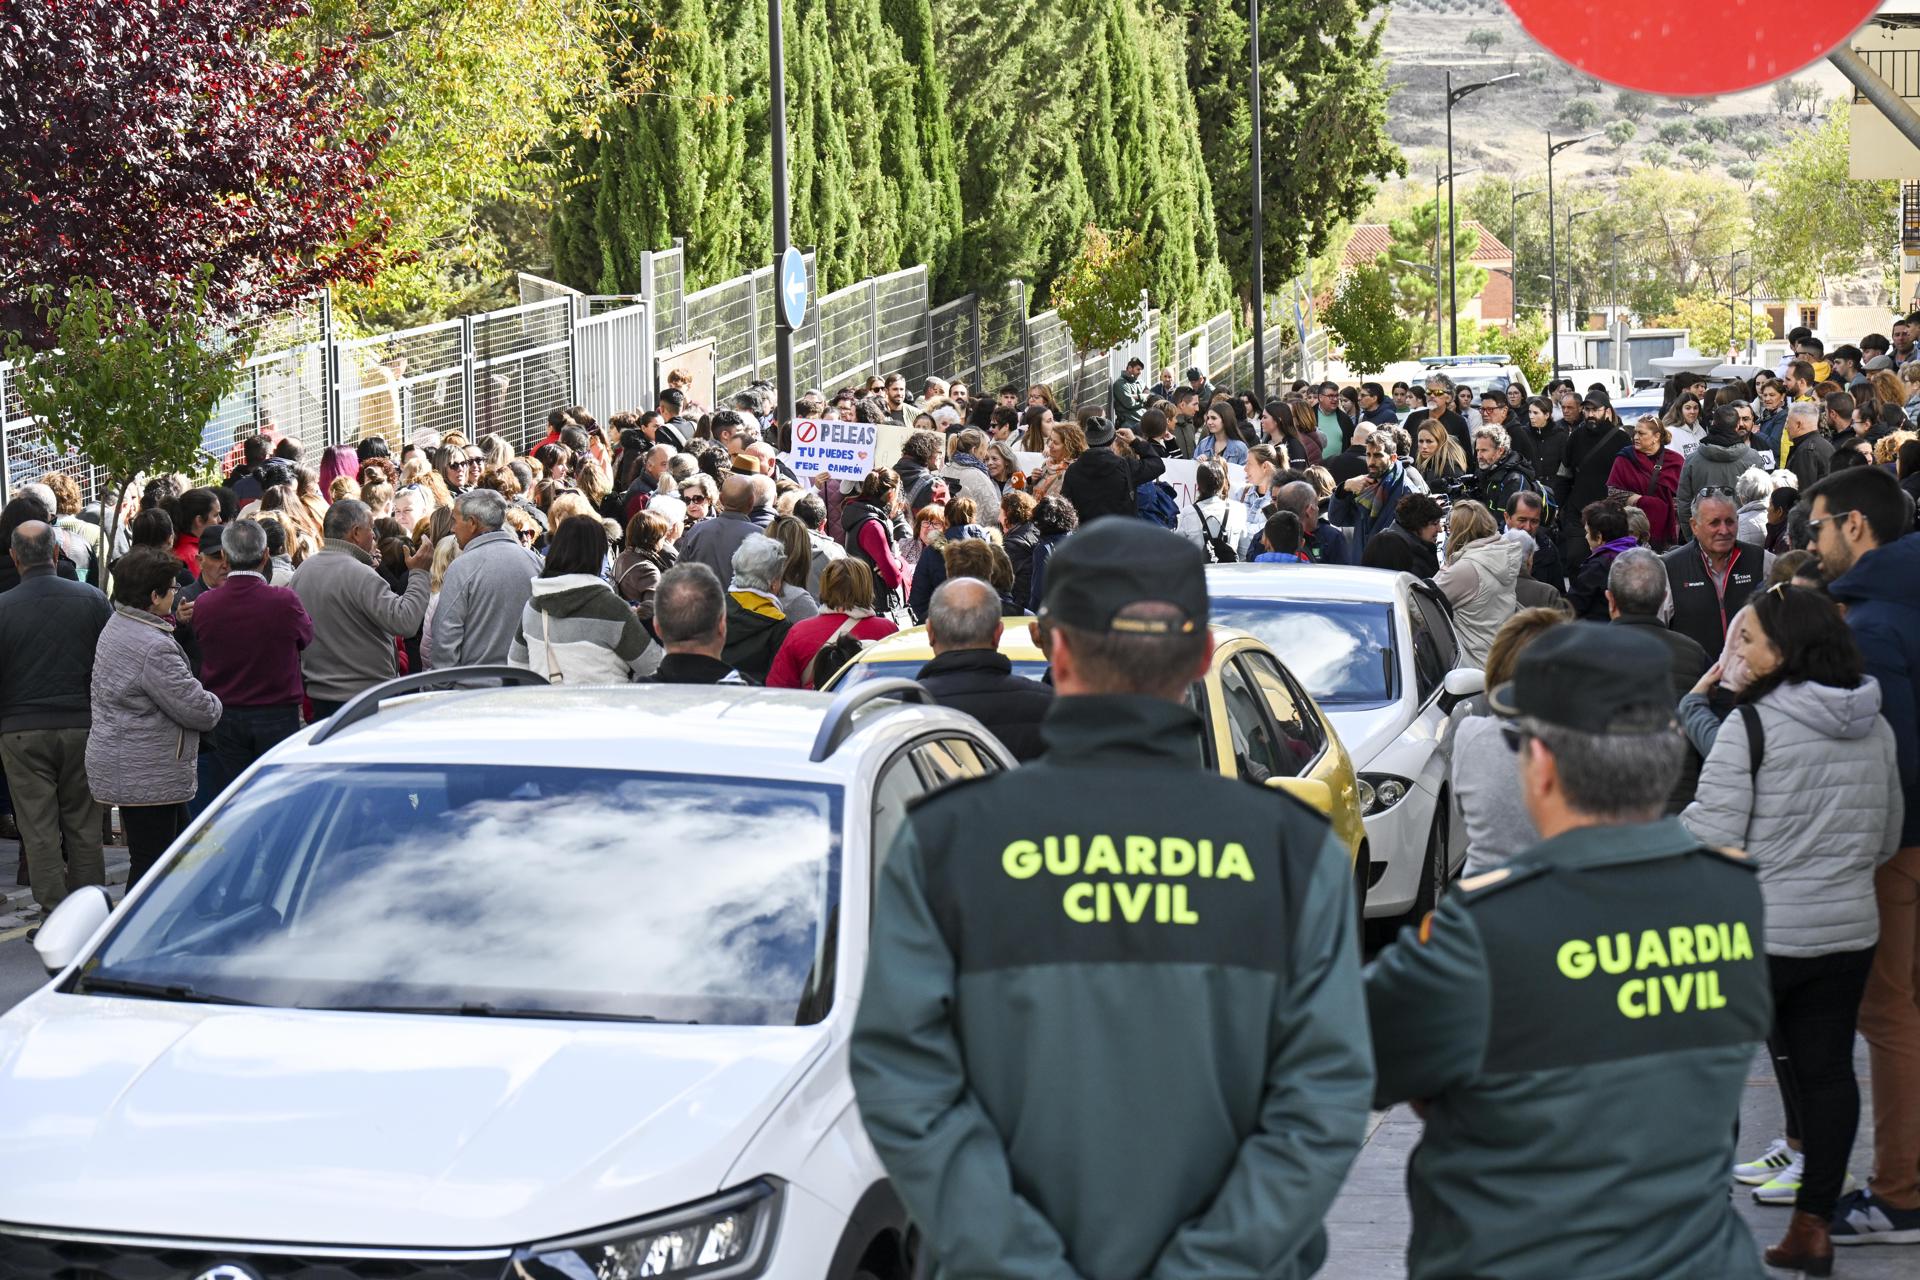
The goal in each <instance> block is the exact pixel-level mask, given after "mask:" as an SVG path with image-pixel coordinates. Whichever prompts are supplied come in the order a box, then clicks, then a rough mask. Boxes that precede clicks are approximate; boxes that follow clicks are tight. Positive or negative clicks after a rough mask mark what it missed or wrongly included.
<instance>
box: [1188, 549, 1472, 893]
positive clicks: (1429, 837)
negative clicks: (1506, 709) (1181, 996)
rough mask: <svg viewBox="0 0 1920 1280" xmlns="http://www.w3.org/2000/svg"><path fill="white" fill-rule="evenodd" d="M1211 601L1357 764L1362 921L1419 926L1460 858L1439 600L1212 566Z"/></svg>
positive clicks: (1259, 569) (1450, 638)
mask: <svg viewBox="0 0 1920 1280" xmlns="http://www.w3.org/2000/svg"><path fill="white" fill-rule="evenodd" d="M1207 592H1208V594H1209V595H1210V596H1211V597H1212V601H1213V620H1214V621H1215V622H1219V623H1224V624H1226V625H1228V626H1232V627H1238V628H1240V629H1241V630H1243V631H1247V632H1251V633H1252V634H1253V635H1255V636H1257V637H1258V638H1259V639H1261V640H1263V641H1265V642H1266V645H1267V647H1268V648H1270V649H1272V650H1273V651H1274V652H1275V653H1276V654H1278V655H1279V656H1280V658H1281V659H1282V661H1284V662H1285V663H1286V664H1287V667H1288V668H1289V669H1290V670H1291V671H1292V672H1293V673H1294V674H1295V675H1296V676H1298V677H1299V679H1300V682H1301V683H1302V684H1304V685H1306V687H1307V692H1308V693H1310V694H1312V695H1313V699H1314V701H1315V702H1317V703H1318V704H1319V705H1320V709H1321V710H1322V711H1324V712H1326V715H1327V719H1329V720H1331V721H1332V722H1333V727H1334V729H1335V730H1336V731H1337V732H1338V733H1339V735H1340V741H1341V742H1342V743H1344V744H1345V745H1346V748H1347V753H1348V754H1349V755H1350V756H1352V758H1353V767H1354V771H1355V772H1356V773H1357V774H1358V775H1359V777H1360V799H1361V810H1362V818H1363V821H1364V822H1365V824H1366V828H1367V857H1368V858H1369V859H1370V862H1371V865H1370V866H1369V867H1368V873H1367V883H1368V889H1367V906H1366V914H1367V917H1368V918H1369V919H1397V918H1402V917H1404V918H1408V919H1411V920H1416V921H1417V920H1418V919H1419V917H1420V916H1421V915H1422V914H1424V913H1425V912H1428V911H1431V910H1432V909H1433V908H1434V906H1435V905H1436V904H1437V903H1438V902H1439V900H1440V896H1441V895H1442V894H1443V893H1444V892H1445V891H1446V886H1447V884H1448V883H1449V881H1451V879H1452V877H1453V875H1454V874H1455V873H1456V872H1457V871H1458V870H1459V868H1460V864H1461V862H1462V861H1463V860H1464V859H1465V858H1466V840H1465V833H1464V832H1457V831H1455V830H1454V828H1453V821H1452V805H1451V803H1450V801H1449V794H1448V786H1447V778H1448V762H1449V759H1450V752H1451V747H1452V733H1451V726H1450V724H1449V722H1448V719H1447V711H1448V709H1449V707H1450V705H1451V702H1452V698H1451V696H1450V695H1449V694H1448V692H1447V689H1446V687H1445V686H1446V681H1447V673H1448V672H1450V671H1452V670H1453V669H1454V666H1455V664H1456V663H1457V662H1458V661H1459V653H1460V651H1459V645H1458V644H1457V643H1456V641H1455V639H1454V634H1453V615H1452V611H1451V610H1450V609H1449V607H1448V605H1447V602H1446V599H1445V598H1444V597H1443V596H1442V595H1441V594H1440V592H1439V590H1438V589H1437V588H1435V587H1434V586H1433V585H1432V584H1431V583H1428V582H1424V581H1422V580H1421V579H1419V578H1416V577H1414V576H1413V575H1412V574H1409V573H1392V572H1389V571H1387V570H1384V569H1359V568H1347V567H1344V566H1333V565H1300V566H1297V567H1295V566H1286V565H1266V564H1220V565H1209V566H1207ZM1468 683H1471V682H1468ZM1456 687H1457V688H1460V689H1463V690H1464V688H1465V686H1463V685H1458V684H1456Z"/></svg>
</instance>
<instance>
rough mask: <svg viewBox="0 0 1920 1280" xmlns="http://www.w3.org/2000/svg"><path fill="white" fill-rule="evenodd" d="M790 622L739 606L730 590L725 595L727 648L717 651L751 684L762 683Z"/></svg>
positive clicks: (789, 629)
mask: <svg viewBox="0 0 1920 1280" xmlns="http://www.w3.org/2000/svg"><path fill="white" fill-rule="evenodd" d="M791 630H793V623H792V622H791V621H790V620H788V619H786V618H770V617H768V616H767V615H766V614H764V613H755V612H753V611H752V610H751V609H746V608H742V607H741V604H740V602H739V601H738V600H735V599H734V598H733V596H732V594H731V593H729V594H728V596H727V647H726V648H724V649H722V650H721V651H720V657H721V659H722V660H723V661H725V662H726V664H727V665H728V666H730V667H732V668H733V669H734V670H735V671H738V672H739V673H740V674H741V675H743V676H745V677H746V678H747V680H748V681H749V682H750V683H752V684H765V683H766V682H767V673H768V672H769V671H771V670H773V658H774V655H775V654H777V653H779V652H780V646H781V645H782V644H783V643H785V641H786V638H787V632H789V631H791Z"/></svg>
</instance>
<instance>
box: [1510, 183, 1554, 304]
mask: <svg viewBox="0 0 1920 1280" xmlns="http://www.w3.org/2000/svg"><path fill="white" fill-rule="evenodd" d="M1507 190H1508V191H1509V193H1510V194H1511V197H1512V198H1511V200H1510V201H1509V204H1508V213H1507V217H1508V224H1507V225H1508V226H1509V227H1510V228H1511V229H1512V236H1513V238H1512V239H1511V240H1509V241H1508V242H1507V249H1508V251H1509V252H1510V253H1512V254H1513V270H1511V271H1509V272H1507V275H1508V277H1509V278H1511V279H1512V281H1513V318H1514V320H1515V322H1516V323H1517V322H1518V321H1519V319H1520V202H1521V201H1522V200H1525V199H1526V198H1527V197H1528V196H1537V195H1539V194H1541V192H1543V191H1544V190H1545V188H1544V187H1533V188H1531V189H1529V190H1526V191H1522V190H1521V189H1520V184H1519V183H1517V182H1509V183H1507Z"/></svg>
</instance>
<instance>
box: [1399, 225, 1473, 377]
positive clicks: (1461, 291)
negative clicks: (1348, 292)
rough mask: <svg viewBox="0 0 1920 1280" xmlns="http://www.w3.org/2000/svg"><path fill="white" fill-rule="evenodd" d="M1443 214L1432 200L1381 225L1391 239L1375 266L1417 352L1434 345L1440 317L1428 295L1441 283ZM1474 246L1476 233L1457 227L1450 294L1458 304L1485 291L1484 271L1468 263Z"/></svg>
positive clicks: (1438, 304) (1439, 306) (1439, 302)
mask: <svg viewBox="0 0 1920 1280" xmlns="http://www.w3.org/2000/svg"><path fill="white" fill-rule="evenodd" d="M1436 214H1437V215H1438V216H1437V217H1436ZM1445 216H1446V215H1445V213H1444V212H1441V211H1440V210H1439V208H1438V206H1437V205H1436V204H1435V202H1434V201H1431V200H1427V201H1424V202H1422V203H1420V204H1417V205H1415V206H1414V207H1413V208H1412V209H1410V210H1408V211H1407V213H1406V214H1405V215H1404V216H1402V217H1398V218H1394V219H1392V220H1391V221H1390V222H1389V223H1388V224H1387V228H1388V232H1389V234H1390V235H1391V237H1392V242H1391V246H1390V247H1389V248H1388V250H1387V252H1386V254H1385V255H1383V257H1382V259H1381V260H1380V262H1379V263H1378V265H1379V266H1380V267H1381V268H1382V269H1383V270H1385V271H1386V272H1388V273H1389V275H1390V276H1391V278H1392V282H1393V295H1394V302H1395V304H1396V305H1397V306H1398V308H1399V310H1400V313H1401V315H1403V316H1404V317H1406V319H1407V321H1408V323H1409V325H1410V326H1411V328H1412V331H1413V341H1414V343H1415V345H1416V346H1417V347H1418V348H1421V349H1427V348H1437V347H1438V345H1439V335H1438V334H1437V333H1436V331H1435V329H1434V325H1435V324H1436V322H1437V320H1438V319H1439V318H1442V317H1444V315H1445V304H1444V300H1443V299H1438V298H1436V297H1435V296H1434V290H1435V284H1436V280H1437V281H1438V282H1439V283H1440V284H1442V285H1444V283H1445V281H1446V267H1445V261H1446V226H1445V223H1444V218H1445ZM1457 221H1458V219H1456V222H1457ZM1436 224H1437V226H1438V232H1437V239H1438V241H1439V249H1440V261H1441V264H1442V265H1441V267H1440V270H1439V272H1438V273H1436V272H1435V271H1434V270H1433V268H1432V266H1431V264H1432V263H1433V262H1434V251H1435V240H1436ZM1479 247H1480V233H1479V232H1478V231H1476V230H1475V229H1474V228H1473V227H1471V226H1460V227H1458V235H1457V236H1456V238H1455V250H1454V274H1453V281H1454V288H1453V296H1454V298H1455V299H1456V301H1457V302H1458V303H1459V304H1460V305H1463V306H1464V305H1465V304H1466V303H1467V302H1468V301H1470V300H1472V299H1473V298H1476V297H1478V296H1479V295H1480V291H1481V290H1482V289H1484V288H1486V284H1487V273H1486V271H1484V270H1483V269H1481V268H1479V267H1476V266H1474V265H1473V253H1474V250H1476V249H1478V248H1479Z"/></svg>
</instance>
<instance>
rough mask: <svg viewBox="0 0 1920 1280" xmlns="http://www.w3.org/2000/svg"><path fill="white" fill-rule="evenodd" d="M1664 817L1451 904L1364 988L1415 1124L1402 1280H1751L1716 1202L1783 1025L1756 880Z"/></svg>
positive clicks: (1500, 874)
mask: <svg viewBox="0 0 1920 1280" xmlns="http://www.w3.org/2000/svg"><path fill="white" fill-rule="evenodd" d="M1738 858H1739V855H1724V854H1721V853H1718V852H1716V851H1714V850H1710V849H1703V848H1702V847H1701V846H1700V843H1699V841H1697V840H1695V839H1694V838H1693V837H1692V836H1691V835H1689V834H1688V832H1687V830H1686V828H1685V827H1682V826H1681V825H1680V824H1679V822H1677V821H1675V820H1673V819H1667V820H1665V821H1662V822H1656V823H1649V824H1647V825H1644V826H1617V827H1583V828H1580V829H1578V830H1574V831H1568V832H1564V833H1562V834H1561V835H1558V836H1556V837H1554V838H1553V839H1551V840H1547V841H1545V842H1543V843H1542V844H1540V845H1537V846H1535V847H1534V848H1533V849H1532V850H1530V851H1528V852H1527V853H1526V854H1524V855H1522V856H1521V857H1520V858H1518V859H1516V860H1514V861H1513V862H1512V863H1510V864H1508V865H1507V866H1506V867H1503V868H1501V869H1500V870H1497V871H1490V872H1487V873H1486V874H1485V875H1481V876H1475V877H1472V878H1471V879H1468V880H1466V881H1463V882H1462V883H1461V886H1460V888H1461V892H1459V893H1456V894H1454V895H1452V896H1450V897H1448V898H1447V899H1446V900H1445V901H1444V902H1442V903H1441V905H1440V909H1439V910H1438V911H1436V912H1435V913H1434V914H1433V916H1432V917H1431V919H1430V920H1429V921H1427V922H1426V923H1425V924H1424V925H1423V926H1422V928H1421V930H1420V932H1419V933H1418V934H1416V933H1414V932H1412V931H1406V932H1403V933H1402V934H1401V937H1400V940H1399V942H1397V943H1395V944H1394V945H1393V946H1391V947H1389V948H1387V949H1386V950H1385V951H1383V952H1382V953H1381V954H1380V956H1379V958H1378V959H1377V960H1375V961H1374V962H1373V964H1371V965H1370V966H1368V969H1367V978H1366V980H1367V1011H1368V1014H1369V1017H1370V1020H1371V1022H1372V1025H1373V1042H1374V1046H1375V1052H1376V1055H1377V1057H1376V1061H1377V1064H1378V1067H1379V1071H1380V1085H1379V1091H1378V1093H1377V1094H1376V1095H1375V1098H1376V1102H1377V1103H1378V1104H1379V1105H1380V1106H1382V1107H1386V1106H1390V1105H1392V1104H1393V1103H1396V1102H1403V1101H1407V1100H1410V1099H1411V1100H1416V1101H1417V1102H1420V1103H1424V1107H1423V1114H1424V1115H1425V1118H1426V1135H1425V1137H1424V1138H1423V1139H1422V1141H1421V1143H1420V1147H1419V1149H1418V1150H1417V1151H1415V1152H1414V1156H1413V1161H1412V1164H1411V1166H1410V1168H1409V1170H1408V1177H1407V1183H1408V1188H1409V1192H1410V1194H1411V1197H1412V1201H1413V1242H1412V1244H1411V1246H1410V1247H1409V1249H1408V1274H1409V1276H1411V1277H1412V1280H1430V1278H1435V1277H1468V1276H1471V1277H1476V1278H1477V1280H1520V1278H1522V1277H1539V1278H1540V1280H1549V1278H1550V1280H1565V1278H1566V1277H1571V1276H1578V1277H1580V1280H1611V1278H1615V1277H1618V1278H1621V1280H1624V1278H1625V1277H1634V1278H1635V1280H1656V1278H1659V1277H1676V1278H1677V1277H1695V1276H1697V1277H1703V1278H1704V1277H1713V1278H1714V1280H1739V1278H1746V1277H1751V1278H1752V1280H1760V1277H1762V1276H1764V1275H1765V1274H1766V1273H1765V1272H1764V1271H1763V1270H1762V1269H1761V1266H1760V1259H1759V1257H1758V1256H1757V1255H1756V1253H1755V1250H1754V1244H1753V1237H1752V1236H1751V1235H1750V1234H1749V1232H1748V1231H1747V1229H1746V1228H1745V1227H1744V1226H1743V1225H1741V1222H1740V1219H1739V1218H1738V1217H1736V1216H1735V1215H1734V1211H1733V1206H1732V1204H1731V1203H1730V1202H1729V1201H1728V1199H1727V1170H1728V1169H1729V1168H1731V1167H1732V1164H1733V1140H1734V1125H1735V1123H1736V1121H1737V1120H1738V1119H1739V1116H1740V1093H1741V1090H1742V1088H1743V1087H1744V1086H1745V1084H1746V1079H1747V1071H1748V1067H1749V1064H1750V1063H1751V1062H1752V1060H1753V1052H1754V1046H1755V1045H1756V1044H1757V1043H1758V1042H1759V1041H1760V1040H1761V1039H1763V1038H1764V1037H1765V1035H1766V1032H1767V1027H1768V1024H1769V1021H1770V1020H1771V1018H1772V998H1771V988H1770V986H1769V983H1768V979H1767V963H1766V949H1765V945H1764V942H1765V940H1764V938H1763V937H1762V936H1761V921H1762V907H1761V902H1760V887H1759V883H1758V881H1757V880H1756V878H1755V876H1754V875H1753V869H1752V868H1751V867H1749V866H1746V865H1745V864H1744V863H1742V862H1741V861H1739V860H1738Z"/></svg>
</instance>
